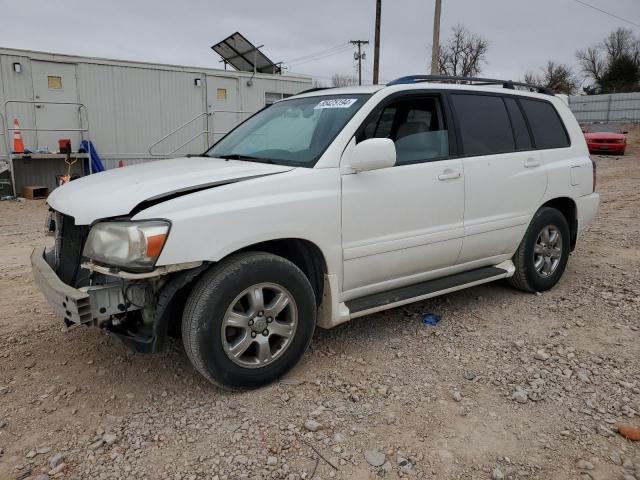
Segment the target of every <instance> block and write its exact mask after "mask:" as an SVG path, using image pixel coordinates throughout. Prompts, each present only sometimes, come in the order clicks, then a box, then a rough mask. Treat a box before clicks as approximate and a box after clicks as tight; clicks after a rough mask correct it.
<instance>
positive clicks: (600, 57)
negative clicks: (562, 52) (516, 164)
mask: <svg viewBox="0 0 640 480" xmlns="http://www.w3.org/2000/svg"><path fill="white" fill-rule="evenodd" d="M576 57H577V58H578V62H579V63H580V67H581V68H582V72H583V73H584V74H585V76H586V77H587V78H589V79H591V80H592V81H593V85H591V86H588V87H585V89H584V90H585V92H587V93H609V92H614V91H637V90H639V89H640V85H639V84H638V80H637V78H638V75H640V39H639V38H636V37H635V36H634V34H633V31H631V30H629V29H626V28H618V29H617V30H614V31H612V32H611V33H609V35H608V36H607V37H606V38H605V39H604V40H603V41H602V42H601V43H599V44H597V45H593V46H591V47H588V48H585V49H581V50H578V51H577V52H576Z"/></svg>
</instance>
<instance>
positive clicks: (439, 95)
mask: <svg viewBox="0 0 640 480" xmlns="http://www.w3.org/2000/svg"><path fill="white" fill-rule="evenodd" d="M411 98H416V99H420V98H435V99H436V101H437V102H438V101H439V103H440V109H441V110H442V119H443V122H444V125H445V127H446V128H447V136H448V142H449V154H448V155H447V156H445V157H441V158H426V159H421V160H413V161H410V162H402V163H400V164H396V165H394V166H393V168H396V167H404V166H406V165H416V164H419V163H431V162H441V161H444V160H451V159H454V158H458V144H457V141H456V132H455V131H454V125H455V123H454V120H452V118H453V115H452V111H451V106H450V105H449V102H448V99H447V91H446V90H438V89H424V90H422V89H420V90H411V91H406V90H405V91H400V92H395V93H392V94H391V95H388V96H387V97H385V98H383V99H382V100H381V101H380V102H379V103H378V104H377V105H376V106H375V108H374V109H373V110H372V111H371V112H369V114H368V115H367V116H366V118H365V119H364V120H363V121H362V123H361V124H360V125H359V126H358V128H357V130H356V132H355V133H354V135H353V137H352V138H353V139H355V140H356V143H358V142H357V138H358V136H359V135H360V134H361V133H362V131H363V130H364V129H365V127H366V125H367V124H369V122H372V121H374V120H375V119H376V117H378V118H380V115H381V114H382V112H383V111H384V109H385V108H387V107H388V106H389V105H391V104H392V103H396V102H398V101H402V100H406V99H411Z"/></svg>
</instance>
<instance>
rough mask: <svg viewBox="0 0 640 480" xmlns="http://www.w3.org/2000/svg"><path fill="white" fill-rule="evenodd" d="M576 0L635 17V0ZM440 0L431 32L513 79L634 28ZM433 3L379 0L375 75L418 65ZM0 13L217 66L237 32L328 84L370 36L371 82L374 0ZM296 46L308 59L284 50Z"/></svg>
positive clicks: (21, 31)
mask: <svg viewBox="0 0 640 480" xmlns="http://www.w3.org/2000/svg"><path fill="white" fill-rule="evenodd" d="M585 1H588V3H590V4H592V5H594V6H596V7H598V8H601V9H603V10H607V11H609V12H611V13H613V14H615V15H618V16H619V17H622V18H625V19H628V20H631V21H633V22H634V23H636V24H640V0H585ZM442 4H443V5H442V23H441V37H442V40H441V41H445V40H446V37H447V36H448V35H449V34H450V32H451V28H452V27H453V26H454V25H457V24H463V25H464V26H465V27H466V28H467V29H468V30H470V31H472V32H474V33H477V34H480V35H481V36H483V37H484V38H486V39H487V40H488V41H489V50H488V55H487V64H486V65H484V67H483V71H482V75H483V76H486V77H492V78H493V77H495V78H501V79H513V80H516V79H520V78H522V76H523V74H524V72H526V71H536V70H537V69H539V68H540V67H541V66H543V65H544V64H545V63H546V62H547V61H548V60H555V61H559V62H563V63H569V64H572V65H575V66H576V70H577V65H576V60H575V51H576V50H577V49H578V48H584V47H586V46H589V45H592V44H595V43H598V42H600V41H601V40H602V39H603V38H604V37H605V36H606V35H607V34H608V33H609V32H610V31H611V30H614V29H616V28H618V27H620V26H624V27H627V28H630V29H632V30H633V31H634V33H635V34H636V36H638V37H640V28H638V27H635V26H633V25H630V24H627V23H624V22H623V21H621V20H618V19H615V18H612V17H610V16H607V15H605V14H603V13H600V12H598V11H595V10H593V9H591V8H588V7H586V6H584V5H581V4H580V3H579V2H578V1H576V0H535V1H530V0H529V1H523V0H442ZM433 10H434V0H383V1H382V28H381V50H380V78H381V80H382V81H389V80H392V79H394V78H396V77H400V76H403V75H409V74H424V73H428V69H429V65H430V55H431V38H432V32H433V30H432V29H433ZM0 12H2V17H3V20H4V21H3V22H2V27H1V28H0V47H7V48H18V49H27V50H40V51H46V52H55V53H65V54H75V55H83V56H93V57H106V58H116V59H126V60H138V61H146V62H154V63H155V62H157V63H168V64H177V65H188V66H201V67H208V68H222V64H221V63H219V60H220V57H219V56H218V55H217V54H215V52H213V51H212V50H211V49H210V47H211V45H213V44H215V43H217V42H218V41H220V40H222V39H224V38H225V37H226V36H228V35H230V34H232V33H233V32H235V31H239V32H241V33H242V34H244V35H245V36H246V37H247V38H248V39H249V40H250V41H252V42H253V43H254V44H256V45H264V47H263V49H262V51H263V52H264V53H265V54H266V55H267V56H268V57H269V58H271V59H272V60H273V61H274V62H280V61H283V62H285V65H287V66H288V71H290V72H292V73H299V74H308V75H311V76H313V77H314V78H316V79H318V80H319V81H320V82H323V83H327V84H328V83H329V82H330V78H331V76H332V75H333V74H334V73H340V74H346V75H353V74H355V72H356V70H355V62H354V58H353V54H354V49H353V47H347V45H348V41H349V40H369V41H370V42H371V43H370V44H369V45H368V46H367V47H365V52H366V54H367V58H366V60H365V61H364V63H363V78H364V80H365V83H370V82H371V75H372V74H371V72H372V66H373V39H374V19H375V0H322V1H316V2H310V1H307V0H297V1H296V0H268V1H267V0H244V1H243V0H235V1H228V0H227V1H220V0H183V1H182V2H160V1H157V0H129V1H121V0H101V1H97V0H56V1H51V0H24V1H20V0H0ZM340 46H343V48H340ZM334 47H335V48H334ZM332 48H334V49H333V50H329V49H332ZM327 51H328V53H329V54H331V55H326V56H324V57H322V56H321V55H316V56H315V57H312V58H309V55H311V54H314V53H318V52H327ZM301 57H307V58H306V59H305V60H310V61H305V62H303V61H302V60H298V62H295V61H294V60H296V59H300V58H301Z"/></svg>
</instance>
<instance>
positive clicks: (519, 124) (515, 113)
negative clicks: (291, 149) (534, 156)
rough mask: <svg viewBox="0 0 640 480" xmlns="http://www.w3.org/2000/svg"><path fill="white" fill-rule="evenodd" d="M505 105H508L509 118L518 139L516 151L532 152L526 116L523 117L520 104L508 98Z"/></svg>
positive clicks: (514, 134)
mask: <svg viewBox="0 0 640 480" xmlns="http://www.w3.org/2000/svg"><path fill="white" fill-rule="evenodd" d="M504 103H505V104H506V105H507V110H508V111H509V118H511V126H512V127H513V136H514V137H515V139H516V149H518V150H531V148H532V146H531V136H530V135H529V129H528V128H527V123H526V122H525V120H524V115H522V110H520V107H519V106H518V102H516V100H515V99H513V98H508V97H506V98H505V99H504Z"/></svg>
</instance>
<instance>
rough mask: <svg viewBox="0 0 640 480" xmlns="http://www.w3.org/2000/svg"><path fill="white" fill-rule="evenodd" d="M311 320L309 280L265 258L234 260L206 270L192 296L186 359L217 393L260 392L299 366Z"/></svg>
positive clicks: (186, 317) (250, 255)
mask: <svg viewBox="0 0 640 480" xmlns="http://www.w3.org/2000/svg"><path fill="white" fill-rule="evenodd" d="M245 292H246V293H245ZM258 292H261V293H258ZM260 299H262V303H260ZM276 300H278V301H277V302H276ZM282 305H285V306H284V307H283V306H282ZM260 306H262V310H260V308H261V307H260ZM279 308H281V310H278V309H279ZM316 313H317V307H316V302H315V296H314V293H313V289H312V288H311V284H310V283H309V280H308V279H307V277H306V276H305V274H304V273H303V272H302V271H301V270H300V269H299V268H298V267H297V266H295V265H294V264H293V263H291V262H290V261H289V260H286V259H284V258H282V257H278V256H276V255H272V254H268V253H262V252H246V253H241V254H237V255H233V256H231V257H229V258H228V259H225V260H223V261H221V262H220V263H219V264H217V265H215V266H214V267H213V268H212V269H211V270H209V271H208V272H207V273H206V274H205V275H204V276H203V277H202V278H201V279H200V280H199V281H198V283H197V284H196V285H195V287H194V288H193V290H192V292H191V294H190V295H189V298H188V299H187V302H186V305H185V309H184V313H183V319H182V338H183V343H184V347H185V351H186V352H187V356H188V357H189V359H190V360H191V363H192V364H193V366H194V367H195V368H196V370H197V371H198V372H200V373H201V374H202V375H203V376H204V377H205V378H207V379H208V380H209V381H211V382H212V383H214V384H215V385H217V386H219V387H222V388H226V389H247V388H255V387H259V386H261V385H265V384H267V383H270V382H272V381H274V380H275V379H277V378H278V377H280V376H282V375H283V374H284V373H286V372H287V371H288V370H289V369H291V368H292V367H293V366H294V365H295V364H296V363H297V362H298V361H299V360H300V358H302V355H303V354H304V352H305V350H306V349H307V347H308V346H309V343H310V342H311V337H312V336H313V332H314V329H315V325H316ZM269 320H270V323H267V322H268V321H269ZM270 328H271V330H269V329H270ZM265 342H266V343H265Z"/></svg>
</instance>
